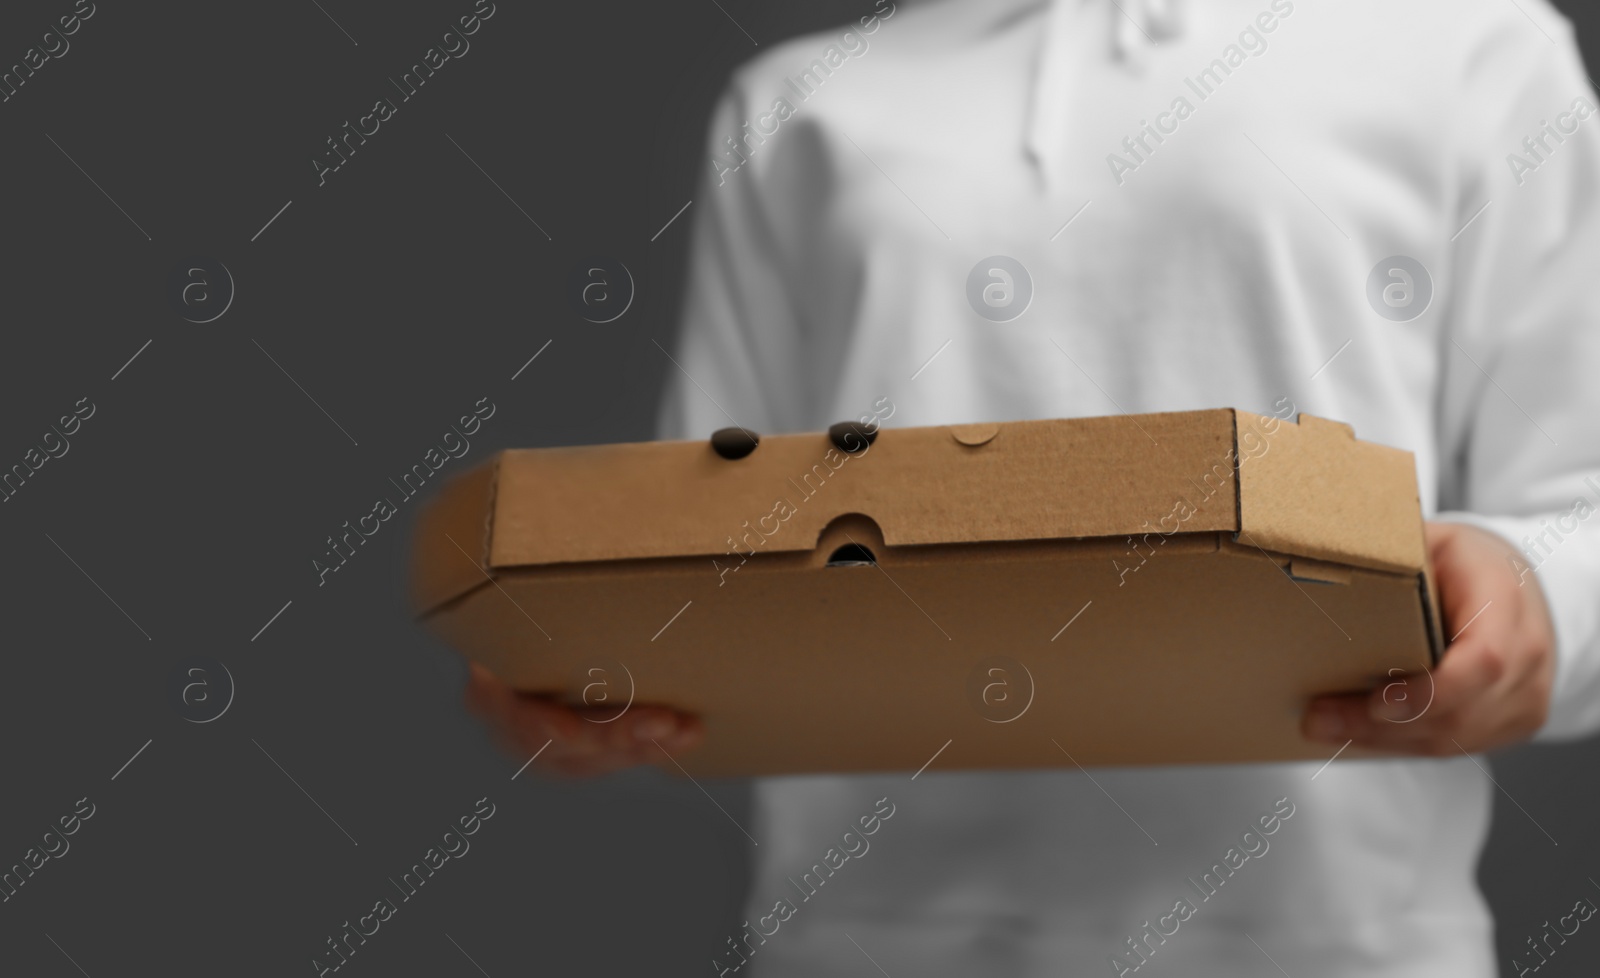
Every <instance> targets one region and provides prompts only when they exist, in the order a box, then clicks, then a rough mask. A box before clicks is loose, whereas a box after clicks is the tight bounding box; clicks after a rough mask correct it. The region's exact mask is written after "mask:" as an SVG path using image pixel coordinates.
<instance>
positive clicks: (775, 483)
mask: <svg viewBox="0 0 1600 978" xmlns="http://www.w3.org/2000/svg"><path fill="white" fill-rule="evenodd" d="M970 440H977V439H970ZM1232 444H1233V412H1232V411H1231V410H1226V409H1224V410H1213V411H1191V412H1178V413H1169V414H1149V415H1139V416H1137V417H1129V416H1123V417H1109V418H1077V419H1069V420H1049V421H1024V422H1015V423H1010V424H1006V425H1004V426H1001V427H1000V429H999V431H998V433H997V434H994V435H993V436H992V437H991V438H989V439H988V440H986V441H983V442H982V443H981V444H978V445H969V444H965V443H962V442H960V441H958V440H957V439H956V438H953V437H952V436H951V430H950V428H948V427H945V426H938V427H926V428H894V429H890V428H885V429H883V430H882V431H880V432H879V433H878V437H877V439H876V441H874V442H873V443H872V445H871V447H870V448H869V449H868V450H866V451H865V452H862V453H860V454H858V455H846V454H845V453H843V452H840V451H839V450H838V449H836V448H834V447H833V445H832V444H831V443H830V442H829V440H828V438H827V436H826V435H823V434H802V435H764V436H762V438H761V444H760V447H758V448H757V449H756V450H755V451H754V452H753V453H751V454H750V455H748V456H746V457H745V458H742V459H737V460H728V459H724V458H722V457H720V456H719V455H717V454H716V452H714V451H713V450H712V449H711V447H710V445H709V444H708V443H707V442H704V441H675V442H647V443H641V444H630V445H597V446H589V447H582V448H554V449H538V450H526V451H508V452H505V453H504V454H503V455H502V456H501V462H500V474H499V478H500V486H499V497H500V498H501V499H502V500H520V501H521V503H520V505H517V506H515V507H511V506H502V507H500V510H499V512H498V513H497V514H496V517H495V532H494V535H493V540H492V545H491V552H490V555H489V563H490V566H491V567H496V568H505V567H524V566H531V565H541V564H555V563H566V562H574V561H602V560H606V561H609V560H628V559H639V558H652V557H683V556H719V555H723V554H727V553H730V552H732V551H737V550H744V551H749V550H752V549H758V550H763V551H766V552H775V551H799V550H810V549H812V548H814V547H815V546H816V545H817V538H818V535H819V534H820V533H821V532H822V530H823V529H824V528H825V527H827V526H828V524H830V523H831V522H833V521H834V520H835V519H836V518H838V517H839V516H842V515H844V514H847V513H860V514H863V515H865V516H867V517H870V518H871V519H872V520H873V522H874V523H876V524H877V526H878V527H879V528H880V529H881V530H882V533H883V541H884V543H885V544H887V545H889V546H908V545H917V544H959V543H996V542H1009V541H1021V540H1043V539H1061V538H1069V539H1070V538H1080V537H1105V536H1125V535H1128V534H1134V533H1141V532H1156V533H1158V532H1160V530H1159V529H1158V528H1157V524H1158V522H1159V521H1160V520H1161V519H1162V518H1163V517H1166V516H1168V515H1169V514H1170V513H1172V511H1173V508H1174V504H1175V503H1176V502H1177V501H1178V500H1179V499H1184V500H1189V501H1190V502H1191V503H1192V504H1193V505H1194V510H1193V515H1191V516H1189V517H1188V518H1186V519H1184V520H1183V521H1182V525H1181V529H1182V530H1183V531H1185V532H1206V531H1217V530H1228V531H1234V530H1237V529H1238V524H1237V517H1236V514H1235V487H1234V485H1233V483H1232V469H1233V466H1232V458H1231V455H1230V450H1231V448H1232ZM1208 476H1209V477H1210V478H1209V484H1212V485H1215V486H1217V487H1219V488H1218V490H1217V491H1215V492H1214V494H1203V493H1202V492H1201V487H1202V484H1204V483H1207V482H1208Z"/></svg>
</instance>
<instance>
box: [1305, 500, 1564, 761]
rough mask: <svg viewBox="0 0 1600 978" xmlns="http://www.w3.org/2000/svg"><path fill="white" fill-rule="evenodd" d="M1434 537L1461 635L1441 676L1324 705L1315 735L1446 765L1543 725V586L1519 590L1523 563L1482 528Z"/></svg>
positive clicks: (1546, 645) (1450, 622)
mask: <svg viewBox="0 0 1600 978" xmlns="http://www.w3.org/2000/svg"><path fill="white" fill-rule="evenodd" d="M1426 538H1427V545H1428V552H1429V556H1430V557H1431V558H1432V561H1433V571H1434V577H1435V580H1436V581H1437V582H1438V585H1439V599H1440V603H1441V604H1442V605H1443V609H1442V610H1443V612H1444V627H1445V634H1446V635H1449V636H1452V638H1451V641H1450V645H1449V647H1448V648H1447V649H1446V650H1445V654H1444V657H1443V658H1442V659H1440V661H1439V666H1438V668H1436V669H1434V670H1433V673H1432V675H1431V677H1430V676H1428V675H1416V676H1404V677H1398V676H1397V677H1395V679H1394V681H1393V682H1390V683H1386V684H1385V685H1384V687H1383V688H1381V689H1377V690H1374V691H1373V692H1371V693H1351V694H1346V695H1339V696H1319V697H1317V698H1316V699H1314V700H1312V702H1311V704H1310V706H1309V707H1308V708H1307V709H1306V715H1305V732H1306V736H1308V737H1310V738H1312V739H1313V740H1322V741H1326V742H1328V743H1330V744H1344V743H1345V742H1346V741H1354V742H1355V743H1356V744H1358V745H1359V746H1362V747H1372V748H1377V749H1379V750H1387V751H1397V752H1400V753H1405V754H1425V755H1429V756H1433V757H1442V756H1447V755H1451V754H1459V753H1462V752H1464V751H1465V752H1469V753H1476V752H1478V751H1485V750H1492V749H1494V748H1496V747H1506V746H1510V745H1512V744H1516V743H1519V742H1521V741H1524V740H1527V739H1528V738H1529V737H1532V736H1533V735H1534V734H1535V733H1536V732H1537V731H1538V730H1539V728H1540V727H1542V726H1544V722H1545V717H1546V716H1547V715H1548V713H1549V708H1550V690H1551V686H1552V683H1553V681H1554V677H1555V662H1556V660H1555V628H1554V626H1553V625H1552V623H1551V620H1550V611H1549V608H1548V606H1547V605H1546V604H1545V599H1544V592H1543V591H1542V590H1540V588H1539V583H1538V581H1537V580H1535V579H1533V577H1532V576H1531V575H1523V576H1522V580H1520V581H1519V577H1518V575H1515V574H1513V573H1512V572H1511V570H1510V567H1511V564H1510V561H1509V560H1508V559H1507V558H1508V557H1511V556H1517V557H1520V556H1521V554H1519V553H1518V551H1517V550H1516V549H1515V548H1514V547H1512V545H1511V544H1509V543H1507V542H1506V541H1505V540H1503V539H1501V538H1500V537H1498V536H1496V535H1494V534H1492V533H1489V532H1487V531H1484V530H1480V529H1478V528H1477V527H1473V526H1468V525H1466V524H1462V523H1429V524H1427V526H1426ZM1524 582H1525V583H1524ZM1430 690H1431V695H1430Z"/></svg>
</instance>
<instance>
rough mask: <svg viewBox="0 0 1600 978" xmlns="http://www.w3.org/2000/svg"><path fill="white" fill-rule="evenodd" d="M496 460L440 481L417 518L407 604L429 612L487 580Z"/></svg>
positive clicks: (496, 474) (496, 469)
mask: <svg viewBox="0 0 1600 978" xmlns="http://www.w3.org/2000/svg"><path fill="white" fill-rule="evenodd" d="M498 468H499V466H498V460H493V461H489V462H486V463H484V464H483V465H480V466H478V467H477V468H475V469H472V470H471V471H469V472H467V473H466V474H464V475H462V476H460V477H459V478H457V479H453V480H451V481H450V482H448V483H446V484H445V487H444V489H443V490H442V491H441V492H440V493H439V495H438V496H437V497H436V498H434V499H433V500H432V501H430V502H429V504H428V505H427V506H426V507H424V508H423V510H422V514H421V515H420V516H419V517H418V518H417V528H416V531H415V535H414V536H413V538H412V540H413V542H412V546H413V547H414V552H413V554H412V561H411V568H412V571H411V598H412V604H413V607H415V608H416V609H417V610H418V611H420V612H424V613H426V612H429V611H432V610H434V609H435V608H437V607H438V606H439V605H441V604H444V603H445V602H447V601H451V600H453V599H455V598H458V597H460V596H461V595H463V594H465V593H467V592H468V591H471V590H472V589H473V588H475V587H478V586H480V585H482V584H484V583H485V582H486V581H487V579H488V578H487V575H488V568H489V559H488V553H489V535H490V534H489V531H490V528H491V525H492V523H491V513H492V510H493V506H494V497H495V486H496V483H497V481H498V479H497V476H498Z"/></svg>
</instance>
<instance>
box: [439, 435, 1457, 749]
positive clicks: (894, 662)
mask: <svg viewBox="0 0 1600 978" xmlns="http://www.w3.org/2000/svg"><path fill="white" fill-rule="evenodd" d="M1239 417H1240V419H1241V421H1240V423H1241V424H1252V425H1255V424H1258V423H1259V422H1261V421H1262V420H1263V419H1255V418H1254V417H1253V416H1248V415H1240V416H1239ZM1268 420H1270V419H1268ZM1307 422H1309V423H1307ZM976 427H978V426H963V427H962V428H960V429H950V428H943V427H938V428H920V429H885V430H883V431H882V432H881V433H880V434H879V437H878V439H877V441H876V442H875V443H874V444H873V445H872V447H871V448H870V449H869V450H868V451H867V452H866V453H864V454H862V455H859V456H852V457H849V458H848V459H846V458H845V457H844V456H843V455H842V454H841V453H838V452H837V451H832V454H831V456H830V454H829V453H830V451H831V446H830V445H829V443H828V442H827V440H826V437H825V436H823V435H820V434H819V435H794V436H784V437H768V438H763V439H762V441H761V445H760V447H759V448H758V449H757V450H756V451H755V452H754V453H753V454H752V455H750V456H748V457H747V458H745V459H740V460H736V461H730V460H726V459H723V458H721V457H720V456H717V455H716V454H715V453H714V452H712V451H711V450H710V448H709V447H708V446H707V445H706V444H704V443H701V442H665V443H651V444H644V445H612V446H597V447H593V448H583V449H554V450H536V451H519V452H508V453H505V454H504V455H503V456H502V457H501V458H500V459H499V464H498V467H496V468H494V469H492V470H480V471H478V472H474V473H472V474H471V475H469V476H467V477H464V479H463V480H462V481H461V482H459V483H457V484H456V485H453V486H451V487H450V488H449V489H448V490H447V491H446V492H445V493H444V494H442V495H441V496H440V497H439V498H438V499H437V500H435V502H434V503H433V504H432V505H431V507H430V508H429V510H428V512H427V513H426V514H425V516H424V518H423V520H422V523H421V525H420V527H419V531H418V538H417V573H416V577H415V581H416V599H417V602H418V605H419V607H420V608H421V609H423V610H424V611H426V612H428V614H427V616H426V617H427V622H428V625H429V627H430V628H431V629H433V630H434V631H435V632H436V633H437V634H439V635H440V636H441V637H442V638H443V639H445V640H446V641H447V642H449V643H450V644H452V645H454V646H455V647H457V648H459V649H461V650H462V651H464V652H466V653H467V654H468V655H470V656H472V657H473V658H475V659H478V660H479V661H481V662H483V663H484V664H485V665H486V666H488V667H489V668H490V669H491V670H492V671H494V672H496V673H497V674H499V675H500V676H501V677H503V678H504V679H506V680H507V681H509V682H511V683H512V684H513V685H515V686H518V687H519V688H523V689H527V690H533V691H544V692H551V693H563V694H567V695H569V696H571V695H575V694H576V693H577V692H578V691H579V690H581V689H583V688H584V687H586V686H590V685H591V684H592V683H593V682H594V681H595V680H596V678H597V676H603V679H604V682H605V683H607V684H608V685H607V687H606V688H607V689H608V691H609V696H608V702H609V703H611V704H616V703H619V702H627V701H633V702H661V703H669V704H672V705H674V706H677V707H680V708H683V709H686V710H691V711H693V712H696V713H699V714H701V715H702V716H703V717H704V718H705V720H706V723H707V728H708V734H709V736H708V738H707V741H706V744H705V745H704V746H703V747H702V748H700V749H698V750H695V751H691V752H687V753H685V754H683V755H681V756H679V757H678V758H677V760H678V762H679V763H681V764H682V765H683V767H684V768H685V770H687V771H688V772H689V773H690V774H693V775H695V776H717V775H747V774H777V773H792V772H804V771H859V770H896V769H898V770H910V771H915V770H916V769H918V768H919V767H921V766H922V765H923V764H924V763H925V762H927V761H928V759H929V758H930V757H933V755H934V754H935V753H936V752H939V754H938V760H937V761H936V762H935V765H934V766H935V767H936V768H940V769H947V768H958V767H962V768H964V767H997V768H1005V767H1034V766H1050V765H1069V766H1070V765H1071V764H1072V763H1074V762H1077V763H1080V764H1084V765H1093V764H1164V763H1189V762H1223V761H1261V760H1283V759H1291V758H1314V757H1324V756H1326V755H1327V753H1328V751H1327V749H1326V748H1324V747H1323V746H1321V745H1317V744H1310V743H1307V742H1305V741H1303V740H1302V739H1301V737H1300V735H1299V732H1298V727H1299V713H1300V709H1301V707H1302V705H1303V703H1304V701H1305V699H1306V698H1307V697H1309V696H1310V695H1312V694H1315V693H1318V692H1328V691H1335V690H1352V689H1363V688H1368V687H1370V685H1372V684H1374V683H1378V682H1382V681H1385V680H1386V679H1387V678H1388V677H1389V676H1390V675H1391V670H1395V669H1403V670H1406V671H1415V670H1419V669H1423V668H1426V667H1427V666H1428V664H1429V663H1430V661H1431V657H1432V654H1433V648H1434V637H1433V636H1432V635H1431V633H1430V627H1429V615H1430V614H1431V609H1430V608H1429V606H1428V603H1427V602H1426V601H1425V600H1424V595H1425V594H1426V590H1425V589H1424V588H1422V587H1420V586H1419V574H1420V573H1421V571H1422V567H1423V560H1422V551H1421V517H1420V512H1419V510H1418V507H1417V502H1416V487H1415V482H1414V477H1412V476H1410V474H1409V472H1410V469H1409V464H1410V463H1409V457H1408V456H1406V455H1405V453H1400V452H1394V451H1393V450H1389V449H1380V448H1378V447H1377V446H1370V445H1367V444H1366V443H1362V442H1359V441H1356V440H1355V439H1353V438H1352V437H1350V436H1349V435H1348V433H1347V432H1348V429H1345V428H1343V426H1338V425H1331V424H1327V423H1319V422H1317V421H1316V420H1315V419H1303V420H1302V424H1299V425H1296V424H1290V423H1286V422H1279V423H1277V424H1276V426H1275V427H1274V426H1272V425H1270V424H1269V425H1268V427H1271V428H1273V430H1272V433H1271V434H1270V435H1268V436H1267V445H1268V447H1267V448H1266V450H1265V451H1264V452H1262V453H1261V454H1259V455H1258V456H1252V457H1249V458H1247V459H1246V460H1245V461H1244V463H1243V465H1242V467H1241V468H1240V469H1239V470H1238V471H1239V475H1238V477H1235V475H1234V469H1233V466H1234V464H1235V463H1234V459H1235V454H1234V451H1233V448H1234V444H1235V439H1236V425H1235V415H1234V413H1233V412H1231V411H1207V412H1191V413H1182V414H1165V415H1142V416H1136V417H1123V418H1097V419H1082V420H1069V421H1042V422H1023V423H1016V424H1002V425H998V426H994V427H995V428H996V430H995V431H994V432H992V433H990V432H987V431H976V430H975V429H976ZM986 436H987V437H986ZM1252 444H1253V443H1252ZM1402 462H1403V463H1404V465H1403V466H1402V465H1401V464H1400V463H1402ZM814 465H820V466H821V469H820V470H819V469H814V468H813V466H814ZM1402 468H1403V469H1404V474H1405V477H1404V478H1401V471H1402ZM806 473H811V479H810V481H807V480H806V478H805V475H806ZM784 503H787V506H786V507H785V506H784V505H783V504H784ZM775 505H776V506H777V510H781V511H784V512H787V514H788V515H787V516H786V517H784V518H779V517H777V516H775V515H771V514H774V513H775V511H777V510H775ZM1352 507H1357V510H1356V511H1357V512H1359V514H1360V515H1359V518H1357V519H1354V520H1352V519H1351V518H1350V513H1351V508H1352ZM1174 514H1186V515H1182V516H1178V515H1174ZM1241 516H1242V518H1243V521H1244V527H1245V528H1246V529H1245V532H1244V533H1238V534H1237V536H1238V539H1237V540H1236V539H1235V537H1236V531H1238V530H1239V529H1240V525H1239V523H1238V522H1237V520H1239V519H1240V518H1241ZM762 517H768V519H767V521H766V522H765V523H763V522H762V521H761V518H762ZM769 528H770V532H768V529H769ZM1246 533H1247V534H1248V537H1249V539H1246ZM1130 534H1139V536H1138V537H1137V539H1130ZM730 536H731V537H733V538H734V541H735V542H737V541H739V540H741V539H742V540H743V541H745V542H744V543H740V544H738V546H737V548H736V550H737V551H744V552H749V551H752V550H753V551H754V554H753V556H748V557H747V558H741V555H740V553H738V552H735V553H734V554H733V555H732V556H731V557H730V556H729V555H728V551H729V550H730V541H729V537H730ZM464 537H466V538H468V539H464ZM485 544H486V549H485ZM844 544H857V545H861V546H864V547H866V548H868V549H869V550H870V551H871V552H872V553H873V554H874V555H875V557H876V561H877V562H876V564H867V565H860V566H835V567H829V566H826V562H827V559H828V556H829V555H830V554H832V553H833V552H834V551H835V550H836V549H837V548H838V547H839V546H841V545H844ZM485 554H487V558H486V559H485V556H484V555H485ZM741 561H742V562H741ZM735 567H737V568H738V569H737V570H734V569H733V568H735ZM1134 568H1137V569H1134ZM488 575H493V578H494V582H495V583H496V584H498V585H499V586H498V587H492V586H489V585H488V583H487V580H488ZM1069 622H1070V624H1068V623H1069ZM547 636H548V637H547ZM596 669H598V670H600V672H599V673H596V672H595V671H594V670H596ZM996 669H998V670H999V672H995V671H994V670H996ZM941 748H943V750H942V752H941ZM1069 754H1070V758H1069V756H1068V755H1069ZM663 763H666V761H665V759H663Z"/></svg>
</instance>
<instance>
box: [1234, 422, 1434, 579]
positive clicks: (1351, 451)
mask: <svg viewBox="0 0 1600 978" xmlns="http://www.w3.org/2000/svg"><path fill="white" fill-rule="evenodd" d="M1238 415H1239V427H1240V430H1241V431H1245V430H1247V429H1249V428H1255V429H1257V430H1260V431H1270V434H1267V435H1265V436H1264V437H1263V438H1262V440H1261V442H1258V443H1256V444H1265V446H1266V447H1265V449H1264V450H1260V451H1259V454H1257V455H1255V456H1253V457H1252V454H1251V451H1250V448H1251V446H1249V445H1247V444H1243V443H1242V444H1241V445H1240V448H1239V455H1240V458H1241V464H1240V466H1239V493H1240V504H1239V512H1240V516H1239V518H1240V527H1239V539H1240V540H1241V541H1242V542H1244V543H1247V544H1254V545H1256V546H1259V547H1262V548H1264V549H1266V550H1273V551H1278V552H1280V553H1286V554H1295V555H1298V556H1304V557H1310V558H1314V559H1317V560H1326V561H1333V562H1335V563H1340V564H1348V565H1351V566H1355V567H1365V568H1370V569H1374V570H1387V571H1401V572H1407V571H1409V572H1412V573H1417V572H1421V571H1422V570H1423V569H1424V567H1425V566H1426V563H1427V561H1426V551H1425V549H1424V547H1423V540H1422V521H1421V506H1420V503H1419V500H1418V497H1417V476H1416V463H1415V461H1414V460H1413V458H1412V455H1411V453H1410V452H1406V451H1401V450H1400V449H1397V448H1390V447H1388V446H1385V445H1374V444H1372V443H1370V442H1363V441H1357V440H1356V438H1355V435H1354V433H1353V431H1352V430H1351V428H1350V426H1349V425H1345V424H1339V423H1337V422H1332V421H1324V420H1323V419H1321V418H1314V417H1311V416H1310V415H1305V414H1302V415H1300V417H1299V419H1298V420H1299V423H1298V424H1291V423H1289V422H1283V421H1276V420H1274V419H1268V418H1262V417H1259V416H1257V415H1252V414H1249V413H1247V412H1244V411H1240V412H1239V413H1238Z"/></svg>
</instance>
